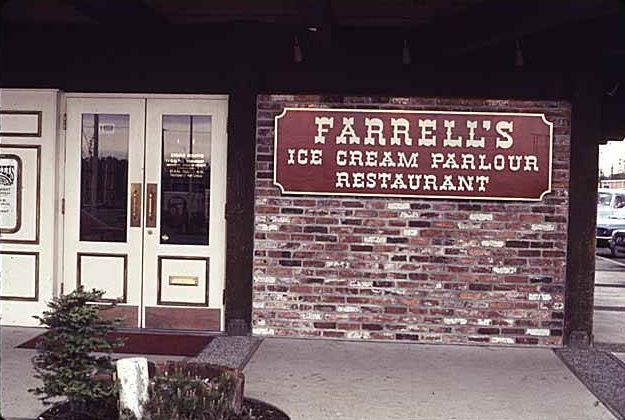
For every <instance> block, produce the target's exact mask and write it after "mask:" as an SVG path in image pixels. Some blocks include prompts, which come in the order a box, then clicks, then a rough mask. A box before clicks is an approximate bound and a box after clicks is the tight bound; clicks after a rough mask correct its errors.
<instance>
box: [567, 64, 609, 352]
mask: <svg viewBox="0 0 625 420" xmlns="http://www.w3.org/2000/svg"><path fill="white" fill-rule="evenodd" d="M572 88H573V91H572V99H573V109H572V116H571V164H570V187H569V203H570V204H569V224H568V239H567V241H568V243H567V268H566V297H565V306H564V310H565V312H564V340H565V343H566V344H568V345H569V346H571V347H586V346H588V345H590V344H591V343H592V318H593V299H594V285H595V250H596V227H597V182H598V171H599V162H598V159H599V142H600V141H601V124H600V121H601V119H600V117H601V112H600V100H601V96H600V95H601V90H600V88H601V87H600V86H599V83H598V82H597V78H596V77H595V75H594V73H592V72H588V73H578V74H575V75H573V83H572Z"/></svg>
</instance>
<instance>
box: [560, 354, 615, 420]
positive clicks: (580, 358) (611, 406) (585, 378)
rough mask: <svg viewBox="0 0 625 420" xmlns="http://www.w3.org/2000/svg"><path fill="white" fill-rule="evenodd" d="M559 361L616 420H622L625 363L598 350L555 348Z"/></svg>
mask: <svg viewBox="0 0 625 420" xmlns="http://www.w3.org/2000/svg"><path fill="white" fill-rule="evenodd" d="M555 353H556V354H557V355H558V357H559V358H560V360H562V361H563V362H564V364H565V365H566V366H567V367H568V368H569V369H570V370H571V371H572V372H573V374H575V376H577V378H578V379H579V380H580V381H582V383H583V384H584V385H586V387H587V388H588V389H589V390H590V392H592V393H593V394H594V395H595V397H597V398H598V399H599V400H600V401H601V402H602V403H603V404H604V405H605V406H606V407H607V408H608V410H610V411H611V412H612V414H614V416H615V417H616V418H617V419H619V420H625V363H623V362H622V361H621V360H620V359H619V358H617V357H616V356H614V355H613V354H611V353H608V352H606V351H601V350H597V349H592V348H591V349H588V350H581V349H568V348H565V349H557V350H555Z"/></svg>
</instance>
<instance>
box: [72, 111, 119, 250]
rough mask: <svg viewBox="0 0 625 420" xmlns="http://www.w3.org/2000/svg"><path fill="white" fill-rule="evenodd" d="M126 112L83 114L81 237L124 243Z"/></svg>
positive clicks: (90, 239)
mask: <svg viewBox="0 0 625 420" xmlns="http://www.w3.org/2000/svg"><path fill="white" fill-rule="evenodd" d="M129 122H130V116H129V115H128V114H125V115H124V114H90V113H86V114H82V128H81V170H80V240H81V241H98V242H126V233H127V223H126V222H127V214H128V211H127V208H128V141H129V132H128V128H129Z"/></svg>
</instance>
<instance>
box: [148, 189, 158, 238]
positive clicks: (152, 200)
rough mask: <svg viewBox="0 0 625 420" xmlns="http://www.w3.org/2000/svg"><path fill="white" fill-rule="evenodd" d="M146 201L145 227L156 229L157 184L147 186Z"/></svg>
mask: <svg viewBox="0 0 625 420" xmlns="http://www.w3.org/2000/svg"><path fill="white" fill-rule="evenodd" d="M147 194H148V197H147V198H148V199H147V203H146V206H145V225H146V227H149V228H155V227H156V197H157V196H158V184H148V187H147Z"/></svg>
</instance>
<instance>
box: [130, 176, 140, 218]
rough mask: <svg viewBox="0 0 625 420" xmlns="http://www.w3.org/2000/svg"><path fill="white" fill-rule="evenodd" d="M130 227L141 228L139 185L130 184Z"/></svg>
mask: <svg viewBox="0 0 625 420" xmlns="http://www.w3.org/2000/svg"><path fill="white" fill-rule="evenodd" d="M130 227H141V183H132V184H130Z"/></svg>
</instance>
